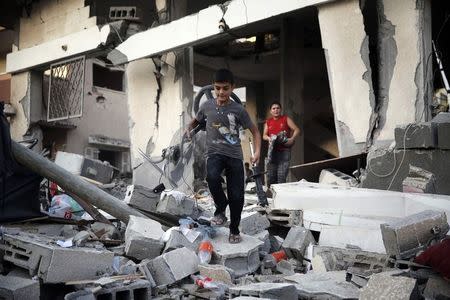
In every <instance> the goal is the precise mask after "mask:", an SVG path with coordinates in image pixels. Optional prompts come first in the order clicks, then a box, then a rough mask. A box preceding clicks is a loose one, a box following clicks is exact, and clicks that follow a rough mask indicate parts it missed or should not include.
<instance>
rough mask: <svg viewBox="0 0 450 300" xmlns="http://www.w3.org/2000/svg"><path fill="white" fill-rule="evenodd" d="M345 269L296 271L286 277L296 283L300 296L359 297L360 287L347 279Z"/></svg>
mask: <svg viewBox="0 0 450 300" xmlns="http://www.w3.org/2000/svg"><path fill="white" fill-rule="evenodd" d="M345 277H346V272H345V271H333V272H325V273H319V274H316V273H313V272H312V273H307V274H299V273H296V274H294V275H291V276H286V277H284V278H285V279H286V280H288V281H290V282H295V283H296V285H295V286H296V288H297V291H298V294H299V297H300V298H301V297H306V298H310V297H313V298H314V297H319V296H321V297H325V298H326V297H330V298H333V299H334V298H337V299H358V297H359V293H360V292H359V288H358V287H356V286H355V285H354V284H352V283H350V282H347V281H346V280H345Z"/></svg>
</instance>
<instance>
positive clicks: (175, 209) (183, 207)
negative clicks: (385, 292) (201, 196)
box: [156, 192, 195, 217]
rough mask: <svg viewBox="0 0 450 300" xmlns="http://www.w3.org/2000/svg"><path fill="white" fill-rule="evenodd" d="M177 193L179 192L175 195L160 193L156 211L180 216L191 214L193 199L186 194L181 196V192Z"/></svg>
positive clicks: (192, 211)
mask: <svg viewBox="0 0 450 300" xmlns="http://www.w3.org/2000/svg"><path fill="white" fill-rule="evenodd" d="M178 193H180V192H177V195H173V194H165V195H162V196H161V199H160V200H159V202H158V205H157V206H156V211H157V212H158V213H163V214H164V213H165V214H169V215H174V216H180V217H183V216H191V215H192V214H193V213H194V205H195V203H194V199H192V198H190V197H187V196H186V195H184V196H181V193H180V194H178Z"/></svg>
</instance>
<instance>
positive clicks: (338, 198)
mask: <svg viewBox="0 0 450 300" xmlns="http://www.w3.org/2000/svg"><path fill="white" fill-rule="evenodd" d="M449 154H450V152H449ZM449 158H450V156H449ZM399 160H400V158H399ZM446 169H447V168H446ZM447 173H448V172H447ZM449 180H450V178H449ZM271 187H272V189H273V190H274V197H273V199H274V206H275V208H280V207H283V208H286V209H302V210H303V224H304V226H305V227H306V228H309V229H310V230H314V231H321V230H322V226H323V225H338V226H356V227H359V228H373V229H377V228H379V226H380V224H382V223H387V222H390V221H392V220H395V219H399V218H403V217H405V216H407V215H410V214H414V213H419V212H421V211H423V210H429V209H431V210H438V211H444V212H446V213H448V214H450V197H449V196H445V195H430V194H412V193H399V192H391V191H382V190H371V189H363V188H348V187H339V186H331V185H321V184H317V183H311V182H304V181H300V182H293V183H283V184H274V185H272V186H271ZM299 194H301V195H302V197H301V198H299V197H298V195H299Z"/></svg>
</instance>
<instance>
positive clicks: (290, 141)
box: [284, 138, 294, 146]
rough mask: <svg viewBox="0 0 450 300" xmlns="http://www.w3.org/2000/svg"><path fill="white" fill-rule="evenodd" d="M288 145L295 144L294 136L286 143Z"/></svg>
mask: <svg viewBox="0 0 450 300" xmlns="http://www.w3.org/2000/svg"><path fill="white" fill-rule="evenodd" d="M284 144H285V145H286V146H292V145H293V144H294V139H293V138H288V139H287V142H286V143H284Z"/></svg>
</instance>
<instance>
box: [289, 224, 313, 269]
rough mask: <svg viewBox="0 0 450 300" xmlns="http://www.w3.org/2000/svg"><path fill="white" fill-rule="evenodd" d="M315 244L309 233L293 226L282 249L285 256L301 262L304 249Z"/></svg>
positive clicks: (304, 229)
mask: <svg viewBox="0 0 450 300" xmlns="http://www.w3.org/2000/svg"><path fill="white" fill-rule="evenodd" d="M315 242H316V241H315V240H314V237H313V235H312V234H311V231H309V230H308V229H306V228H304V227H301V226H295V227H292V228H291V229H290V230H289V232H288V234H287V236H286V238H285V239H284V242H283V245H282V247H283V248H284V249H285V250H286V254H287V255H288V256H289V257H294V258H296V259H298V260H300V261H301V260H303V257H304V254H305V250H306V247H308V246H309V244H314V243H315Z"/></svg>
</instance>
